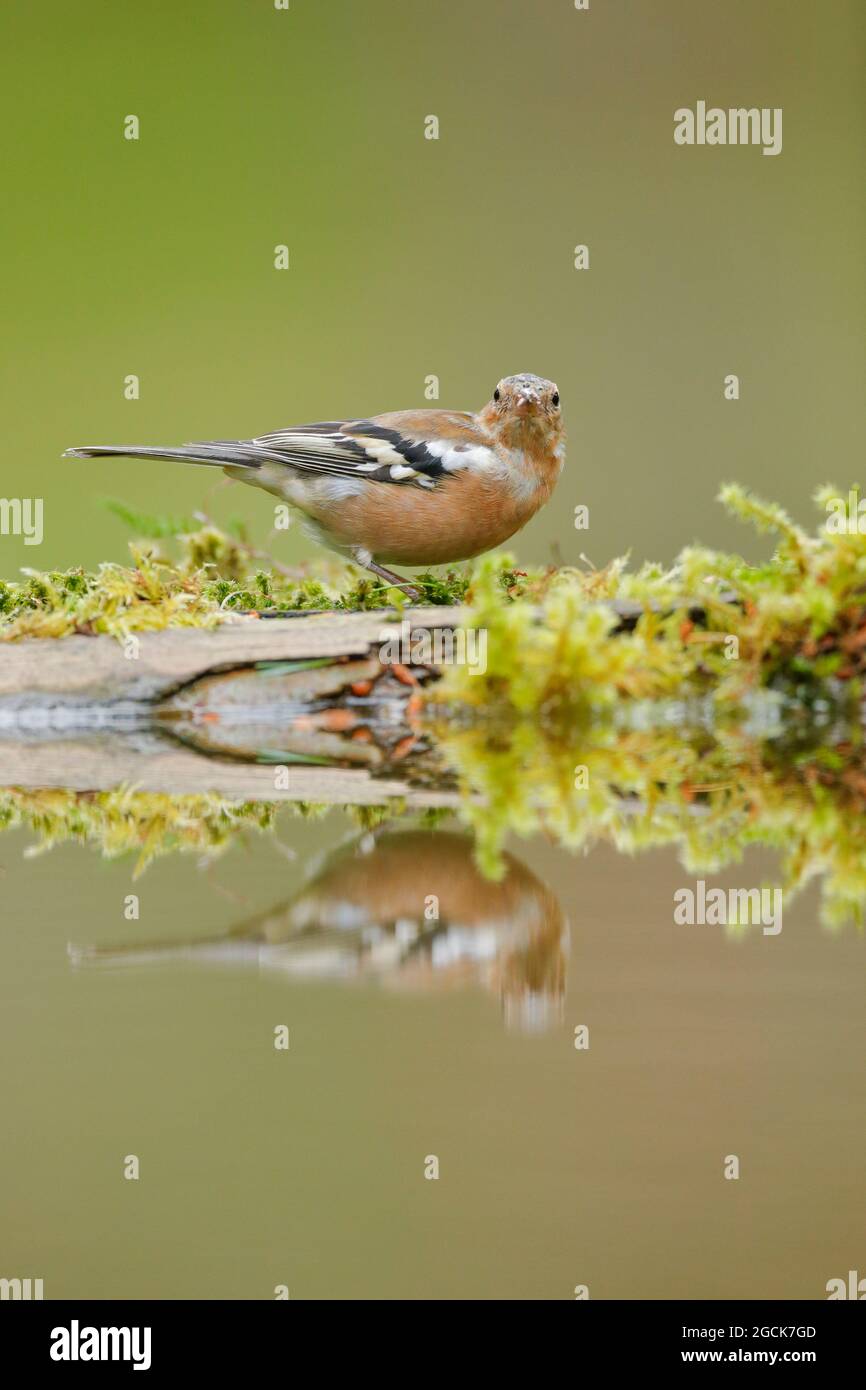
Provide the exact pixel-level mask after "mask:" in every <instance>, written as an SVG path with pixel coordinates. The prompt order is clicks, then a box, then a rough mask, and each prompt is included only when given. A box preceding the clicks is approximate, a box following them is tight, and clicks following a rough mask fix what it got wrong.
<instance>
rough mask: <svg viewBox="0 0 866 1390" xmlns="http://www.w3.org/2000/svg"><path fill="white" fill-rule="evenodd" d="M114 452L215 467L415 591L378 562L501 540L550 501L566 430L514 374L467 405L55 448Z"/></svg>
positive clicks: (543, 394)
mask: <svg viewBox="0 0 866 1390" xmlns="http://www.w3.org/2000/svg"><path fill="white" fill-rule="evenodd" d="M121 456H125V457H133V458H142V459H168V460H172V461H176V462H182V463H196V464H207V465H210V466H212V467H217V468H220V467H221V468H222V469H223V470H224V472H225V473H226V474H227V475H228V476H229V477H230V478H234V479H240V480H241V481H242V482H246V483H252V484H253V485H255V486H257V487H260V488H263V489H264V490H265V491H266V492H269V493H271V494H273V495H274V496H276V497H278V498H280V500H281V501H282V502H284V503H288V504H290V505H291V506H292V507H294V508H295V509H296V510H297V511H299V512H300V513H301V514H302V516H303V518H304V523H305V529H306V530H307V531H308V533H309V534H311V535H312V536H313V538H314V539H315V540H317V541H319V542H320V543H321V544H323V545H325V546H327V547H328V548H329V549H331V550H334V551H336V552H337V553H338V554H340V555H342V556H344V557H345V558H346V559H348V560H351V561H353V562H354V563H355V564H356V565H358V566H360V567H361V568H362V569H365V570H368V571H370V572H371V573H372V574H375V575H376V576H377V577H378V578H379V579H381V580H384V581H385V583H386V584H388V585H391V586H394V587H397V588H401V589H403V590H405V591H406V593H407V594H408V595H409V596H410V597H411V598H415V599H417V598H419V597H420V593H419V591H418V589H417V588H416V587H414V586H413V585H412V584H411V583H410V581H408V580H406V579H403V578H401V576H400V575H399V574H397V573H396V572H395V571H394V570H392V569H390V568H388V566H390V565H392V564H393V565H401V566H408V567H409V568H419V567H422V566H424V567H426V566H429V565H444V564H452V563H454V562H457V561H461V560H471V559H474V558H475V557H476V556H478V555H481V554H483V553H484V552H485V551H488V550H493V549H495V547H496V546H498V545H501V544H503V542H505V541H507V540H508V539H509V538H510V537H511V536H513V535H514V534H515V533H516V532H517V531H519V530H521V528H522V527H523V526H525V525H526V523H527V522H528V521H529V520H530V519H531V518H532V517H533V516H534V515H535V513H536V512H537V511H538V510H539V508H540V507H542V506H543V505H544V504H545V503H546V502H547V501H548V499H549V498H550V496H551V493H552V492H553V489H554V487H555V485H556V482H557V480H558V478H559V475H560V473H561V471H562V467H563V464H564V462H565V430H564V427H563V423H562V413H561V406H560V395H559V388H558V387H557V385H556V383H555V382H553V381H548V380H546V379H545V378H544V377H539V376H534V375H533V374H532V373H530V372H521V373H518V374H517V375H516V376H507V377H503V379H502V380H501V381H500V382H499V383H498V385H497V386H496V389H495V390H494V392H493V395H492V397H491V398H490V400H489V401H488V402H487V404H486V405H485V406H483V408H482V409H481V410H479V411H477V412H472V411H454V410H444V409H414V410H395V411H387V412H385V413H384V414H380V415H373V416H370V417H369V418H368V419H355V420H331V421H326V422H321V421H320V422H318V423H316V424H309V425H294V426H290V427H289V428H287V429H282V430H276V431H274V432H272V433H270V434H262V435H259V436H257V437H256V438H253V439H240V440H222V439H218V440H209V441H201V442H193V443H191V444H183V445H178V446H176V447H167V448H166V447H162V446H160V447H152V446H150V445H138V444H122V445H112V444H99V445H80V446H77V447H75V448H73V449H67V450H66V452H65V454H64V457H65V458H88V459H89V458H108V457H121Z"/></svg>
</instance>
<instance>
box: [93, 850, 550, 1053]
mask: <svg viewBox="0 0 866 1390" xmlns="http://www.w3.org/2000/svg"><path fill="white" fill-rule="evenodd" d="M473 850H474V844H473V839H472V837H471V836H470V835H466V834H463V833H460V832H458V831H448V830H424V829H403V830H394V829H388V828H387V827H384V826H383V827H380V828H379V829H378V830H376V831H369V832H367V833H365V834H363V835H361V836H360V837H357V838H355V839H354V840H352V841H351V842H350V843H349V844H346V845H343V846H342V847H341V848H339V849H337V850H336V851H334V852H333V853H331V854H330V855H329V856H328V857H327V858H326V859H325V861H324V863H322V864H321V865H320V866H319V867H318V868H317V869H316V870H315V871H314V872H313V873H312V874H311V876H310V877H309V879H308V880H307V882H306V883H305V884H304V885H303V886H302V887H301V888H300V890H299V891H298V892H297V893H296V894H295V895H294V896H293V897H291V898H289V899H287V900H286V901H284V902H281V903H279V904H277V905H276V906H274V907H272V908H270V909H268V910H267V911H265V912H262V913H260V914H258V915H256V916H255V917H251V918H248V919H247V920H245V921H244V922H241V923H239V924H238V925H237V926H235V927H233V928H232V929H231V930H230V931H229V932H228V933H227V934H226V935H225V936H223V937H220V938H217V939H214V938H211V939H206V940H199V941H191V942H176V943H171V944H169V943H158V944H153V945H145V944H143V943H138V944H131V943H130V944H127V945H122V946H117V947H85V948H78V947H71V948H70V956H71V959H72V960H73V963H74V964H75V965H78V966H88V965H149V964H158V963H160V962H169V961H181V960H182V961H194V962H200V963H202V964H207V963H210V964H215V965H225V966H242V965H245V964H249V965H257V966H258V967H259V968H260V969H263V970H267V971H269V972H270V971H282V972H284V973H285V974H286V975H289V976H291V977H292V978H296V979H302V978H308V979H316V980H321V979H334V980H344V981H350V980H370V979H373V980H376V981H378V982H379V983H380V984H381V985H383V986H385V987H387V988H391V989H396V990H408V991H419V992H424V993H426V992H432V991H439V990H451V989H456V988H461V987H466V986H470V987H471V986H475V987H478V986H480V987H482V988H483V989H485V990H488V991H489V992H491V993H493V994H496V995H498V997H499V999H500V1001H501V1005H502V1012H503V1016H504V1020H505V1024H506V1026H507V1027H509V1028H514V1029H516V1030H519V1031H525V1032H543V1031H546V1030H547V1029H549V1028H551V1027H553V1026H555V1025H557V1024H561V1023H562V1019H563V1009H564V1002H565V987H566V968H567V959H568V923H567V921H566V918H565V916H564V914H563V911H562V908H561V906H560V904H559V902H558V900H557V898H556V897H555V896H554V894H553V893H552V892H551V890H550V889H549V888H548V887H547V886H546V884H544V883H542V882H541V880H540V879H538V878H537V877H536V876H535V874H533V873H532V872H531V871H530V870H529V869H528V868H527V867H526V865H525V864H523V863H521V862H520V860H518V859H516V858H515V857H514V856H513V855H511V854H505V855H504V874H503V876H502V878H501V879H500V880H499V881H498V882H491V881H490V880H489V879H486V878H485V877H484V876H483V875H482V873H481V871H480V870H479V869H478V867H477V865H476V864H475V860H474V855H473Z"/></svg>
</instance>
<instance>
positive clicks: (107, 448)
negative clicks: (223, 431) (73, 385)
mask: <svg viewBox="0 0 866 1390" xmlns="http://www.w3.org/2000/svg"><path fill="white" fill-rule="evenodd" d="M263 455H265V456H266V451H265V450H262V449H258V450H257V449H256V448H255V447H254V446H250V445H248V444H244V443H242V442H238V441H234V440H217V441H215V442H214V443H207V444H182V445H178V446H177V447H176V448H169V449H164V448H153V447H151V446H150V445H147V444H86V445H82V446H81V447H79V448H76V449H67V450H66V451H65V453H64V454H63V457H64V458H77V459H95V458H121V457H123V458H139V459H171V460H173V461H174V462H176V463H205V464H210V465H211V467H213V468H222V467H224V466H225V465H226V464H231V465H233V466H234V467H236V468H259V467H261V464H262V462H263Z"/></svg>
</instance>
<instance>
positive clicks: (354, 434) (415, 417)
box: [210, 410, 496, 488]
mask: <svg viewBox="0 0 866 1390" xmlns="http://www.w3.org/2000/svg"><path fill="white" fill-rule="evenodd" d="M210 447H213V448H214V449H217V448H219V445H218V444H213V445H211V446H210ZM248 447H249V449H250V452H251V454H252V455H253V456H258V457H260V458H261V460H262V462H264V461H265V460H270V461H274V460H276V461H279V462H283V463H286V464H288V465H289V466H290V467H293V468H300V469H303V470H304V471H309V472H313V473H327V474H331V475H333V474H338V475H340V476H342V477H352V478H366V479H369V480H370V481H371V482H376V483H410V484H414V485H415V486H416V487H425V488H433V487H435V486H436V484H437V482H439V481H440V480H441V479H442V478H443V477H446V476H447V475H448V474H449V473H454V472H457V471H458V470H460V469H464V468H469V467H490V466H492V465H493V464H494V463H495V462H496V456H495V454H494V452H493V450H492V448H491V446H490V441H489V439H488V438H487V436H486V435H485V434H484V433H483V431H482V430H481V429H480V428H479V426H478V425H477V423H476V421H475V419H474V417H473V416H472V415H468V414H461V413H458V412H455V411H447V410H401V411H394V412H393V413H391V414H388V415H374V416H373V417H372V418H371V419H369V420H348V421H329V422H327V423H321V422H320V423H318V424H314V425H294V426H292V427H290V428H289V429H285V430H276V431H274V433H272V434H263V435H259V436H258V437H257V438H256V439H253V440H250V441H249V446H248Z"/></svg>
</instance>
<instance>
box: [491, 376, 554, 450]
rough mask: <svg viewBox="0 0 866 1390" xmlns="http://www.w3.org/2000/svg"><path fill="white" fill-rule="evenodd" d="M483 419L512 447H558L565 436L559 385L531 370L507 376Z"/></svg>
mask: <svg viewBox="0 0 866 1390" xmlns="http://www.w3.org/2000/svg"><path fill="white" fill-rule="evenodd" d="M480 418H481V422H482V424H483V425H484V427H485V428H486V429H487V430H489V432H490V433H491V434H492V435H494V436H495V437H496V438H497V439H498V440H499V441H500V442H501V443H502V444H504V445H505V447H506V448H509V449H531V448H532V447H533V444H534V445H536V446H538V445H541V446H544V445H548V446H555V445H556V444H557V443H558V442H559V441H560V440H561V438H562V436H563V427H562V415H561V414H560V409H559V388H558V386H557V385H556V382H555V381H546V380H545V378H544V377H541V376H533V375H532V373H531V372H521V373H519V375H518V376H506V377H503V378H502V380H501V381H500V382H499V384H498V386H497V387H496V390H495V391H494V392H493V395H492V397H491V399H490V400H489V401H488V402H487V405H486V406H485V407H484V409H483V410H482V411H481V416H480Z"/></svg>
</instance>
